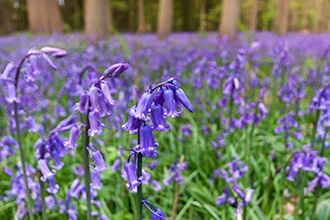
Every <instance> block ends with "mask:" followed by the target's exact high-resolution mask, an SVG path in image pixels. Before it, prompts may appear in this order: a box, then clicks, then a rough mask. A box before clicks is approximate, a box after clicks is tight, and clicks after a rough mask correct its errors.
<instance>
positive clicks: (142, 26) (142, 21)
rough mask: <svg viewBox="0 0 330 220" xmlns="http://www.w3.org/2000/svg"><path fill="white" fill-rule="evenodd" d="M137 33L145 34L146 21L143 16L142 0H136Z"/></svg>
mask: <svg viewBox="0 0 330 220" xmlns="http://www.w3.org/2000/svg"><path fill="white" fill-rule="evenodd" d="M138 22H139V24H138V30H137V32H138V33H144V32H146V20H145V16H144V0H138Z"/></svg>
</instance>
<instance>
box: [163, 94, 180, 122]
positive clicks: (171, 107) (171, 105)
mask: <svg viewBox="0 0 330 220" xmlns="http://www.w3.org/2000/svg"><path fill="white" fill-rule="evenodd" d="M163 95H164V101H165V104H166V112H165V116H166V117H169V116H171V117H176V116H178V113H177V112H176V109H175V101H174V94H173V91H172V90H171V89H170V88H166V89H165V91H164V93H163Z"/></svg>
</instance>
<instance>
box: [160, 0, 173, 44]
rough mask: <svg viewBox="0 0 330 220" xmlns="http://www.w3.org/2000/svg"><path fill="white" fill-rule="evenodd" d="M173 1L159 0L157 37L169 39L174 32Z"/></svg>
mask: <svg viewBox="0 0 330 220" xmlns="http://www.w3.org/2000/svg"><path fill="white" fill-rule="evenodd" d="M172 20H173V0H159V10H158V25H157V37H158V38H159V39H161V40H164V39H166V38H167V36H168V35H169V34H170V33H171V30H172Z"/></svg>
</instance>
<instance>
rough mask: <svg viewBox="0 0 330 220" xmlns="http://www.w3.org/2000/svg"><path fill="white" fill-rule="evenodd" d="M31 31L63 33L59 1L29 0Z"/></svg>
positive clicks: (28, 11) (28, 10)
mask: <svg viewBox="0 0 330 220" xmlns="http://www.w3.org/2000/svg"><path fill="white" fill-rule="evenodd" d="M27 13H28V23H29V30H30V31H32V32H35V33H41V32H62V31H63V24H62V17H61V13H60V9H59V6H58V3H57V0H27Z"/></svg>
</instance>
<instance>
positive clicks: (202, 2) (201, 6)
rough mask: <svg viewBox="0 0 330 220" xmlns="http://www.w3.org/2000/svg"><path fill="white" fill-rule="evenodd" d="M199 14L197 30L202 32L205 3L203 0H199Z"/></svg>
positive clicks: (204, 18) (204, 24)
mask: <svg viewBox="0 0 330 220" xmlns="http://www.w3.org/2000/svg"><path fill="white" fill-rule="evenodd" d="M199 4H200V15H199V31H201V32H204V31H205V30H206V4H205V0H200V1H199Z"/></svg>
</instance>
